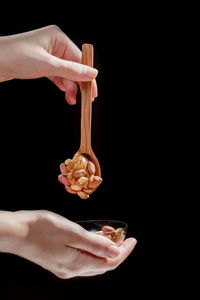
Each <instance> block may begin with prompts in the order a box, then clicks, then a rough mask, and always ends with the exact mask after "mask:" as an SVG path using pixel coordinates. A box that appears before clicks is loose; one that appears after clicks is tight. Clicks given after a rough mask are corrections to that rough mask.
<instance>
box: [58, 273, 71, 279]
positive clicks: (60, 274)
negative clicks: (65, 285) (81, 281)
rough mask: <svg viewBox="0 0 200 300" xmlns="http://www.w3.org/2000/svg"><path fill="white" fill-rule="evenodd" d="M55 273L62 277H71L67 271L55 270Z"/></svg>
mask: <svg viewBox="0 0 200 300" xmlns="http://www.w3.org/2000/svg"><path fill="white" fill-rule="evenodd" d="M55 275H56V276H57V277H59V278H61V279H68V278H69V274H68V273H67V272H55Z"/></svg>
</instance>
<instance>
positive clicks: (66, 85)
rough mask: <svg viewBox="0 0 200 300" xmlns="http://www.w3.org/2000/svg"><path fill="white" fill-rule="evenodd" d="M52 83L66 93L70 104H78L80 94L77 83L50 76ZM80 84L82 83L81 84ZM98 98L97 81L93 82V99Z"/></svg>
mask: <svg viewBox="0 0 200 300" xmlns="http://www.w3.org/2000/svg"><path fill="white" fill-rule="evenodd" d="M48 78H49V79H50V80H51V81H53V82H54V83H55V85H56V86H57V87H58V88H59V89H60V90H61V91H63V92H65V99H66V101H67V103H68V104H70V105H74V104H76V99H77V98H76V96H77V92H78V85H77V83H76V82H74V81H71V80H68V79H65V78H61V77H57V76H49V77H48ZM79 84H80V83H79ZM97 96H98V91H97V83H96V80H95V79H93V80H92V98H96V97H97Z"/></svg>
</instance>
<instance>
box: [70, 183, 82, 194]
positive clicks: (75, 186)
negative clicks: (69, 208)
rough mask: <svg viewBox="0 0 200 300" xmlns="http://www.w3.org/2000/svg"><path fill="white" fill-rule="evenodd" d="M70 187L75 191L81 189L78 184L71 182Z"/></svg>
mask: <svg viewBox="0 0 200 300" xmlns="http://www.w3.org/2000/svg"><path fill="white" fill-rule="evenodd" d="M70 188H71V189H72V190H73V191H76V192H78V191H81V187H80V186H78V185H75V184H72V185H71V186H70Z"/></svg>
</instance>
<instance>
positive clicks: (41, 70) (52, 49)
mask: <svg viewBox="0 0 200 300" xmlns="http://www.w3.org/2000/svg"><path fill="white" fill-rule="evenodd" d="M81 56H82V54H81V51H80V49H79V48H78V47H77V46H76V45H75V44H74V43H73V42H72V41H71V40H70V38H69V37H68V36H67V35H66V34H65V33H64V32H63V31H62V30H61V29H60V28H59V27H58V26H56V25H50V26H46V27H43V28H40V29H37V30H33V31H29V32H25V33H21V34H15V35H10V36H3V37H0V82H2V81H6V80H11V79H15V78H18V79H32V78H40V77H47V78H49V79H50V80H51V81H53V82H54V83H55V84H56V85H57V86H58V88H59V89H60V90H62V91H64V92H65V98H66V100H67V102H68V103H69V104H75V103H76V94H77V91H78V86H77V83H79V82H82V81H91V80H92V97H93V98H95V97H97V85H96V81H95V78H96V76H97V73H98V72H97V70H96V69H95V68H91V67H88V66H85V65H83V64H81Z"/></svg>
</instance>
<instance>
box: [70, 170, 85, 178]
mask: <svg viewBox="0 0 200 300" xmlns="http://www.w3.org/2000/svg"><path fill="white" fill-rule="evenodd" d="M85 175H86V171H85V170H83V169H80V170H76V171H74V172H73V176H74V178H76V179H78V178H80V177H83V176H85Z"/></svg>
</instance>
